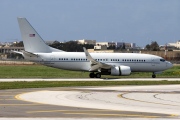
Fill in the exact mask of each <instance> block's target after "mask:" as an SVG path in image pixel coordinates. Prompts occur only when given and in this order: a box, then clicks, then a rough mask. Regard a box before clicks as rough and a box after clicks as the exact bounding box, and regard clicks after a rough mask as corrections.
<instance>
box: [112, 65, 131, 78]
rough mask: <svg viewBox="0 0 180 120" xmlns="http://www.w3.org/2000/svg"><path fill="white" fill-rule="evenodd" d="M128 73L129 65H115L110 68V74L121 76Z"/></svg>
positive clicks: (129, 70) (129, 72) (129, 71)
mask: <svg viewBox="0 0 180 120" xmlns="http://www.w3.org/2000/svg"><path fill="white" fill-rule="evenodd" d="M130 74H131V68H130V67H129V66H115V67H112V68H111V75H115V76H121V75H130Z"/></svg>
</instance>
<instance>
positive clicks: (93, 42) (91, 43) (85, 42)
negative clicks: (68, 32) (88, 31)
mask: <svg viewBox="0 0 180 120" xmlns="http://www.w3.org/2000/svg"><path fill="white" fill-rule="evenodd" d="M75 41H77V42H78V44H90V45H96V40H86V39H82V40H75Z"/></svg>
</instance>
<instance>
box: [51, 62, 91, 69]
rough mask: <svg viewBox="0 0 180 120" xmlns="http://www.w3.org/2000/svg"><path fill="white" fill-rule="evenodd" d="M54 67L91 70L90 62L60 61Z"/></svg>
mask: <svg viewBox="0 0 180 120" xmlns="http://www.w3.org/2000/svg"><path fill="white" fill-rule="evenodd" d="M54 67H56V68H59V69H66V70H78V71H89V69H90V64H89V63H88V62H58V63H55V64H54Z"/></svg>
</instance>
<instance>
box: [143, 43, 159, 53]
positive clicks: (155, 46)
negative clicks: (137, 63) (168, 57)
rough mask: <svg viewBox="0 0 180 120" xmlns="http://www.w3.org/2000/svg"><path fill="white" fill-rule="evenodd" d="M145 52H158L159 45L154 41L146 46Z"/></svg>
mask: <svg viewBox="0 0 180 120" xmlns="http://www.w3.org/2000/svg"><path fill="white" fill-rule="evenodd" d="M145 48H146V49H147V50H151V51H159V50H160V48H159V45H158V43H157V42H156V41H152V42H151V44H150V45H149V44H147V45H146V47H145Z"/></svg>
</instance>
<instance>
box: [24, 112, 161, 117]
mask: <svg viewBox="0 0 180 120" xmlns="http://www.w3.org/2000/svg"><path fill="white" fill-rule="evenodd" d="M104 111H107V112H108V111H115V110H80V111H79V110H78V111H77V110H46V111H28V112H26V113H29V114H31V113H46V112H49V113H50V112H64V113H63V114H87V115H99V116H123V117H124V116H126V117H143V118H159V117H161V116H148V115H136V114H120V113H116V114H106V113H104V114H103V113H89V112H104Z"/></svg>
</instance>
